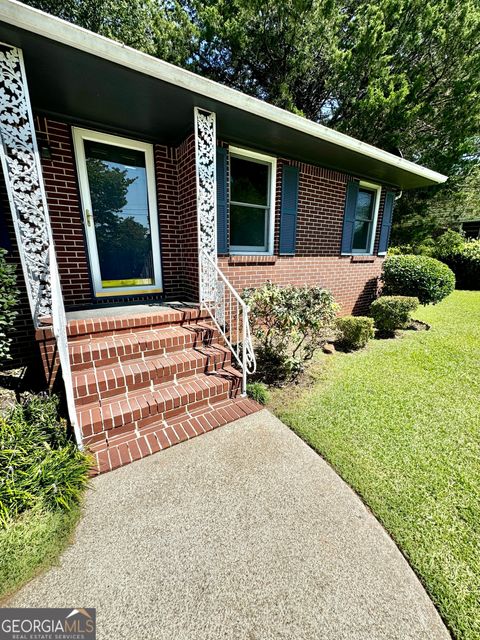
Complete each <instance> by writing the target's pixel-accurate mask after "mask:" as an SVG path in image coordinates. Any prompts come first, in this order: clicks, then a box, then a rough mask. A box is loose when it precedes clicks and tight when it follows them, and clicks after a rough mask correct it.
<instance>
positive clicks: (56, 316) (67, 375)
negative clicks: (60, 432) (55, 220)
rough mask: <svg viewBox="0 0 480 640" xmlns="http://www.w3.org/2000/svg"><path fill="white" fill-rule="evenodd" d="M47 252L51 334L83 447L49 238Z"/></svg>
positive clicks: (78, 436) (63, 317)
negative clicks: (55, 344)
mask: <svg viewBox="0 0 480 640" xmlns="http://www.w3.org/2000/svg"><path fill="white" fill-rule="evenodd" d="M48 253H49V262H50V286H51V305H52V328H53V335H54V336H55V339H56V342H57V351H58V357H59V360H60V367H61V370H62V377H63V383H64V386H65V396H66V400H67V409H68V417H69V418H70V423H71V425H72V428H73V431H74V433H75V440H76V441H77V446H78V448H79V449H83V442H82V434H81V431H80V427H79V424H78V419H77V412H76V410H75V399H74V395H73V380H72V369H71V366H70V355H69V353H68V337H67V317H66V315H65V307H64V305H63V296H62V287H61V284H60V276H59V274H58V265H57V257H56V255H55V247H54V245H53V241H52V239H51V238H50V246H49V250H48Z"/></svg>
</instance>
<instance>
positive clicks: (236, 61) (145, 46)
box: [29, 0, 480, 241]
mask: <svg viewBox="0 0 480 640" xmlns="http://www.w3.org/2000/svg"><path fill="white" fill-rule="evenodd" d="M29 4H32V5H33V6H37V7H39V8H42V9H44V10H46V11H48V12H50V13H54V14H55V15H59V16H60V17H63V18H66V19H67V20H71V21H72V22H75V23H76V24H80V25H81V26H84V27H87V28H89V29H92V30H93V31H97V32H98V33H101V34H103V35H107V36H109V37H112V38H115V39H117V40H119V41H121V42H124V43H125V44H128V45H131V46H134V47H136V48H139V49H141V50H143V51H146V52H148V53H151V54H153V55H157V56H159V57H161V58H163V59H165V60H168V61H169V62H173V63H175V64H179V65H181V66H184V67H186V68H189V69H192V70H194V71H197V72H198V73H200V74H202V75H204V76H207V77H209V78H212V79H214V80H217V81H219V82H222V83H224V84H228V85H229V86H233V87H236V88H238V89H240V90H242V91H244V92H246V93H248V94H251V95H254V96H256V97H258V98H261V99H263V100H267V101H268V102H271V103H272V104H275V105H277V106H280V107H283V108H285V109H289V110H291V111H294V112H296V113H300V114H303V115H305V116H306V117H308V118H310V119H312V120H315V121H317V122H320V123H322V124H325V125H327V126H330V127H333V128H334V129H337V130H339V131H342V132H344V133H347V134H349V135H352V136H354V137H357V138H359V139H360V140H363V141H365V142H369V143H371V144H374V145H377V146H379V147H380V148H383V149H386V150H388V151H391V152H393V153H400V152H401V153H402V154H403V155H404V157H406V158H408V159H410V160H413V161H416V162H420V163H423V164H426V165H427V166H429V167H430V168H432V169H435V170H437V171H440V172H443V173H446V174H448V175H449V176H452V178H451V179H450V180H449V181H448V183H447V184H446V185H445V186H443V187H437V188H435V189H429V190H420V191H417V192H415V193H412V194H410V193H408V194H405V196H404V197H403V198H402V199H401V200H400V201H399V202H398V205H397V211H396V216H395V227H394V232H393V239H394V240H397V241H405V240H406V236H408V240H409V241H412V240H416V239H422V238H423V237H426V236H428V235H429V234H431V233H432V232H433V233H435V232H436V231H437V230H438V229H439V228H441V227H442V226H444V225H445V224H446V225H447V226H448V225H449V224H450V223H451V221H452V220H453V219H456V218H457V217H463V214H462V213H461V210H462V209H467V208H469V207H470V206H472V205H473V206H475V207H476V204H475V198H473V199H472V198H470V197H469V195H468V194H469V193H471V185H472V184H478V164H477V163H478V159H479V154H480V136H479V124H480V99H479V93H480V91H479V89H480V0H462V1H461V2H459V1H458V0H282V2H278V0H157V1H155V0H132V1H129V2H127V0H120V1H119V2H115V1H113V0H103V1H102V0H100V1H98V0H97V1H93V0H84V1H81V0H67V2H66V3H65V2H63V1H61V0H31V1H30V2H29ZM475 180H477V182H475ZM472 181H473V182H472ZM412 234H413V236H412Z"/></svg>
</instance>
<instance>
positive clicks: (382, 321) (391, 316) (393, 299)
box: [370, 296, 419, 335]
mask: <svg viewBox="0 0 480 640" xmlns="http://www.w3.org/2000/svg"><path fill="white" fill-rule="evenodd" d="M418 304H419V302H418V298H415V297H409V296H381V297H380V298H377V299H376V300H374V301H373V302H372V304H371V307H370V314H371V316H372V318H373V319H374V321H375V326H376V327H377V329H378V331H379V333H380V334H381V335H392V334H394V333H395V331H396V330H397V329H403V328H404V327H405V326H406V325H407V323H408V322H409V321H410V315H411V313H412V312H413V311H415V309H416V308H417V307H418Z"/></svg>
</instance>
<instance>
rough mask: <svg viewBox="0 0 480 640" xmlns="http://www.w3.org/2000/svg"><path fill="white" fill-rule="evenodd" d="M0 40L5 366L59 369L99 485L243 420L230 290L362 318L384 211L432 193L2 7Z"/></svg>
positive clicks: (277, 117) (272, 117)
mask: <svg viewBox="0 0 480 640" xmlns="http://www.w3.org/2000/svg"><path fill="white" fill-rule="evenodd" d="M0 42H1V43H2V44H1V45H0V67H1V74H0V135H1V140H2V145H1V148H0V153H1V161H2V173H3V180H2V185H1V192H0V195H1V200H0V201H1V209H2V212H3V213H2V225H3V227H4V232H3V233H2V237H3V238H4V239H6V241H7V242H8V244H9V247H10V252H11V259H12V260H14V261H15V262H16V263H17V264H18V266H19V272H22V273H23V279H21V280H22V281H21V283H20V284H21V287H22V304H21V306H20V308H19V316H18V323H17V325H18V326H17V333H16V340H15V351H14V355H15V362H16V363H25V362H27V361H28V360H31V359H32V357H33V355H34V354H35V353H37V352H40V353H41V355H42V361H43V366H44V370H45V373H46V374H47V376H48V380H49V383H51V384H53V383H54V381H55V379H56V372H57V370H58V368H59V366H61V371H62V376H63V381H64V385H65V392H66V398H67V403H68V409H69V415H70V420H71V423H72V426H73V428H74V431H75V435H76V438H77V442H78V444H79V446H88V447H89V448H90V449H91V450H92V451H93V452H94V454H95V455H96V457H97V461H98V468H99V470H100V471H105V470H108V469H111V468H115V467H117V466H119V465H122V464H125V463H127V462H130V461H131V460H134V459H136V458H139V457H142V456H144V455H148V454H149V453H153V452H155V451H158V450H159V449H162V448H165V447H167V446H170V445H171V444H175V443H176V442H178V441H180V440H183V439H186V438H187V437H193V436H194V435H197V434H200V433H203V432H204V431H206V430H209V429H211V428H214V427H215V426H217V425H219V424H224V423H225V422H228V421H230V420H233V419H235V418H237V417H239V416H242V415H245V414H247V413H249V412H251V411H254V410H256V409H257V406H256V405H255V403H253V402H251V401H249V400H248V399H247V398H245V397H244V395H243V393H242V392H244V390H245V381H246V376H247V374H248V372H251V371H252V370H253V368H254V366H255V356H254V352H253V348H252V343H251V338H250V334H249V324H248V309H247V308H246V306H245V304H244V303H243V301H242V300H241V297H240V295H239V293H241V291H242V289H243V288H244V287H247V286H248V287H251V286H256V285H260V284H261V283H263V282H265V281H266V280H267V279H270V280H272V281H274V282H277V283H282V284H284V283H293V284H299V285H300V284H305V283H306V284H317V285H322V286H324V287H326V288H328V289H330V290H331V291H332V292H333V293H334V295H335V297H336V299H337V301H338V302H339V303H340V304H341V305H342V311H343V313H350V312H354V313H357V312H361V311H362V310H365V309H366V308H367V305H368V303H369V301H370V300H371V298H372V296H373V295H374V293H375V289H376V286H377V278H378V276H379V274H380V270H381V266H382V261H383V259H384V256H385V253H386V251H387V245H388V237H389V233H390V227H391V222H392V212H393V207H394V202H395V199H396V198H397V197H398V196H399V195H400V192H401V191H404V190H407V189H414V188H417V187H425V186H428V185H434V184H437V183H440V182H443V181H444V180H446V177H445V176H443V175H440V174H438V173H435V172H434V171H430V170H429V169H427V168H425V167H422V166H419V165H416V164H414V163H412V162H408V161H407V160H404V159H402V158H400V157H397V156H395V155H392V154H390V153H387V152H385V151H382V150H381V149H377V148H375V147H372V146H370V145H368V144H365V143H363V142H360V141H358V140H355V139H353V138H351V137H348V136H346V135H343V134H341V133H338V132H336V131H333V130H330V129H328V128H326V127H324V126H321V125H319V124H316V123H314V122H310V121H308V120H306V119H304V118H301V117H299V116H297V115H294V114H292V113H288V112H286V111H283V110H281V109H278V108H276V107H273V106H271V105H269V104H266V103H264V102H261V101H259V100H256V99H254V98H252V97H249V96H246V95H244V94H242V93H240V92H238V91H234V90H232V89H230V88H228V87H225V86H222V85H220V84H217V83H215V82H212V81H210V80H207V79H205V78H201V77H199V76H197V75H195V74H192V73H190V72H188V71H185V70H182V69H179V68H177V67H175V66H173V65H170V64H167V63H165V62H162V61H160V60H157V59H155V58H152V57H150V56H148V55H145V54H143V53H140V52H138V51H134V50H132V49H130V48H128V47H125V46H123V45H121V44H118V43H116V42H113V41H110V40H108V39H106V38H103V37H101V36H98V35H95V34H93V33H90V32H88V31H86V30H84V29H81V28H78V27H76V26H73V25H71V24H69V23H66V22H64V21H62V20H59V19H57V18H55V17H52V16H49V15H47V14H45V13H42V12H40V11H37V10H35V9H32V8H30V7H27V6H24V5H22V4H20V3H18V2H15V1H14V0H1V2H0ZM373 124H374V123H372V125H373ZM169 302H177V304H168V303H169ZM233 364H235V365H236V367H233V366H232V365H233ZM57 382H58V380H57Z"/></svg>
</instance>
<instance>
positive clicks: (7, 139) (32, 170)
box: [0, 44, 52, 327]
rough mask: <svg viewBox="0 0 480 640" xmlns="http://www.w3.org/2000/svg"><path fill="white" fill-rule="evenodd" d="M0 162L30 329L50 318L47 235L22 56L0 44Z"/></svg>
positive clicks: (41, 182)
mask: <svg viewBox="0 0 480 640" xmlns="http://www.w3.org/2000/svg"><path fill="white" fill-rule="evenodd" d="M0 160H1V163H2V168H3V173H4V177H5V184H6V188H7V194H8V200H9V203H10V210H11V213H12V217H13V223H14V226H15V234H16V238H17V244H18V249H19V251H20V258H21V262H22V268H23V273H24V277H25V283H26V286H27V292H28V299H29V301H30V308H31V311H32V317H33V321H34V324H35V326H36V327H38V326H39V324H40V318H41V317H42V316H50V315H51V287H50V264H49V247H50V245H51V243H52V234H51V229H50V222H49V217H48V209H47V200H46V196H45V191H44V186H43V178H42V169H41V165H40V158H39V155H38V148H37V141H36V137H35V127H34V124H33V116H32V110H31V106H30V98H29V95H28V87H27V79H26V75H25V67H24V63H23V56H22V51H21V50H20V49H17V48H16V47H12V46H10V45H6V44H0Z"/></svg>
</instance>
